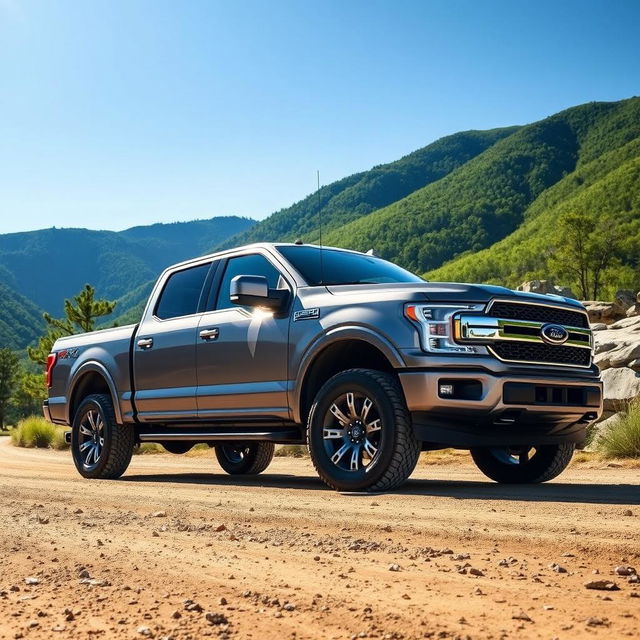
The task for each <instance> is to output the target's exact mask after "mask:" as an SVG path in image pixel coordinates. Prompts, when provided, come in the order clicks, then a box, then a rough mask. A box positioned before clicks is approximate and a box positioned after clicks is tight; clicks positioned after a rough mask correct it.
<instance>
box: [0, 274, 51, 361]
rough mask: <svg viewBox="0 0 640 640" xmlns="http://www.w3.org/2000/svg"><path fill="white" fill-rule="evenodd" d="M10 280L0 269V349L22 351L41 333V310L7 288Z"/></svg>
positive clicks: (42, 325)
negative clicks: (0, 302)
mask: <svg viewBox="0 0 640 640" xmlns="http://www.w3.org/2000/svg"><path fill="white" fill-rule="evenodd" d="M11 279H12V278H11V274H9V273H8V272H7V271H6V270H5V269H4V268H2V267H0V300H2V304H0V348H2V347H5V346H9V347H11V348H13V349H24V348H25V347H26V346H27V345H28V344H30V343H31V342H33V341H34V340H36V339H37V338H38V337H39V336H40V335H41V334H42V332H43V328H44V320H43V319H42V309H39V308H38V307H37V306H36V305H35V304H33V302H31V301H30V300H28V299H27V298H25V297H24V296H22V295H20V294H19V293H17V292H16V291H15V290H14V289H13V288H12V287H11V286H9V284H7V283H8V282H10V281H11Z"/></svg>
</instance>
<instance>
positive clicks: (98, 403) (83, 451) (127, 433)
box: [71, 393, 135, 478]
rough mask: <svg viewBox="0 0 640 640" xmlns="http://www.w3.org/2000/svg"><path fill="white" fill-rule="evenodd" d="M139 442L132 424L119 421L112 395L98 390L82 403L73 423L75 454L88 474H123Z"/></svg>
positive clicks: (72, 434) (76, 463) (116, 476)
mask: <svg viewBox="0 0 640 640" xmlns="http://www.w3.org/2000/svg"><path fill="white" fill-rule="evenodd" d="M134 446H135V432H134V430H133V426H132V425H127V424H118V423H117V422H116V416H115V413H114V411H113V402H112V400H111V397H110V396H108V395H106V394H102V393H96V394H93V395H90V396H87V397H86V398H85V399H84V400H83V401H82V402H81V403H80V406H79V407H78V410H77V411H76V414H75V416H74V418H73V425H72V427H71V454H72V456H73V462H74V463H75V465H76V469H77V470H78V471H79V472H80V475H82V476H84V477H85V478H119V477H120V476H121V475H122V474H123V473H124V472H125V471H126V470H127V467H128V466H129V462H131V454H132V453H133V448H134Z"/></svg>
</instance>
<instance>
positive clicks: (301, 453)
mask: <svg viewBox="0 0 640 640" xmlns="http://www.w3.org/2000/svg"><path fill="white" fill-rule="evenodd" d="M273 455H274V456H275V457H276V458H308V457H309V451H308V449H307V447H305V446H304V445H303V444H283V445H282V446H280V447H277V448H276V451H275V453H274V454H273Z"/></svg>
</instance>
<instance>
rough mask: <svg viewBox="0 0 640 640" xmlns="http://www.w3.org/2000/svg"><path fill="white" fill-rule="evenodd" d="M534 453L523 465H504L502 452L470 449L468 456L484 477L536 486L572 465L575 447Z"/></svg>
mask: <svg viewBox="0 0 640 640" xmlns="http://www.w3.org/2000/svg"><path fill="white" fill-rule="evenodd" d="M535 449H536V452H535V454H534V455H533V456H532V457H531V458H530V459H529V460H528V461H527V462H525V463H524V464H522V463H521V464H517V463H511V462H505V458H506V456H505V455H504V449H500V448H498V447H481V448H476V449H471V457H472V458H473V461H474V462H475V463H476V466H477V467H478V469H480V471H482V473H484V475H486V476H487V477H488V478H491V479H492V480H495V481H496V482H501V483H504V484H536V483H540V482H547V480H552V479H553V478H555V477H556V476H558V475H560V474H561V473H562V472H563V471H564V470H565V469H566V468H567V466H568V465H569V463H570V462H571V458H572V457H573V452H574V450H575V444H573V443H571V442H566V443H562V444H551V445H543V446H540V447H535Z"/></svg>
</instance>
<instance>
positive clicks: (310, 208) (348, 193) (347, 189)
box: [222, 127, 518, 247]
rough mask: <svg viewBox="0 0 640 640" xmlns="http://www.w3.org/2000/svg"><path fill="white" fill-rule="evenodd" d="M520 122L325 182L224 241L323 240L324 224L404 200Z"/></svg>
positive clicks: (338, 224) (234, 243)
mask: <svg viewBox="0 0 640 640" xmlns="http://www.w3.org/2000/svg"><path fill="white" fill-rule="evenodd" d="M517 129H518V127H507V128H503V129H493V130H491V131H464V132H462V133H456V134H454V135H451V136H447V137H445V138H441V139H440V140H437V141H436V142H434V143H432V144H430V145H428V146H426V147H423V148H422V149H419V150H418V151H414V152H413V153H410V154H409V155H407V156H404V157H403V158H401V159H400V160H396V161H395V162H391V163H389V164H383V165H379V166H377V167H373V169H370V170H369V171H363V172H361V173H356V174H354V175H352V176H349V177H348V178H343V179H342V180H338V181H337V182H333V183H331V184H329V185H327V186H324V187H322V188H321V189H320V190H319V191H318V192H317V193H314V194H311V195H310V196H307V197H306V198H305V199H304V200H301V201H300V202H297V203H296V204H294V205H292V206H291V207H288V208H286V209H282V210H280V211H278V212H276V213H274V214H272V215H271V216H269V217H268V218H267V219H266V220H263V221H261V222H258V224H256V225H255V226H254V227H252V228H251V229H249V230H247V231H245V232H244V233H241V234H239V235H237V236H234V237H233V238H230V239H229V241H227V242H225V243H223V244H222V246H223V247H232V246H237V245H242V244H248V243H250V242H286V241H293V240H295V239H297V238H302V239H304V240H305V241H306V242H317V241H318V240H319V225H320V222H321V223H322V226H323V230H325V231H330V230H332V229H336V228H338V227H341V226H342V225H344V224H347V223H348V222H351V221H352V220H356V219H358V218H361V217H363V216H366V215H367V214H369V213H371V212H372V211H376V210H377V209H380V208H382V207H385V206H386V205H388V204H390V203H392V202H396V201H397V200H401V199H402V198H404V197H405V196H407V195H409V194H410V193H413V192H414V191H416V190H418V189H420V188H422V187H424V186H425V185H428V184H431V183H433V182H436V181H437V180H440V179H441V178H443V177H444V176H446V175H449V174H450V173H451V172H452V171H454V170H455V169H456V168H458V167H460V166H462V165H464V164H465V163H466V162H468V161H469V160H470V159H472V158H475V157H476V156H478V155H479V154H481V153H482V152H483V151H485V150H486V149H488V148H489V147H491V146H492V145H494V144H495V143H496V142H497V141H498V140H501V139H502V138H505V137H507V136H509V135H510V134H512V133H513V132H514V131H517Z"/></svg>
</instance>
